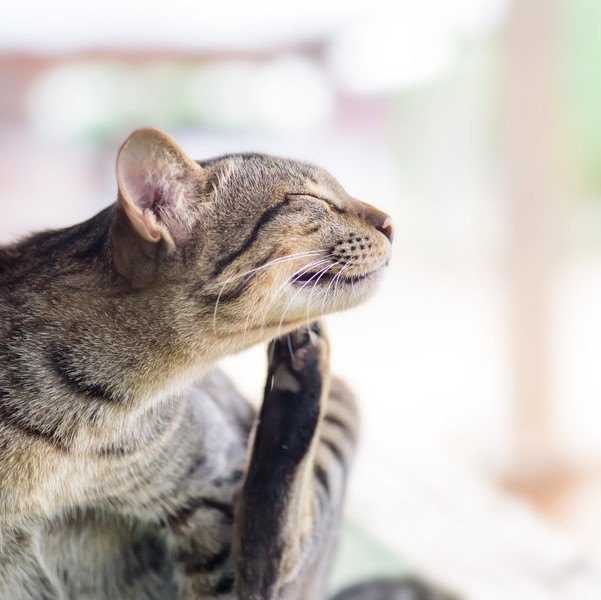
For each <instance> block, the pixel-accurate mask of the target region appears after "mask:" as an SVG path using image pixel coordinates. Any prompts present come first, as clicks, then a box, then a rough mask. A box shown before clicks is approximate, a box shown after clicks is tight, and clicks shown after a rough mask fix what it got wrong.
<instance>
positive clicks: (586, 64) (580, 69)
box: [558, 0, 601, 198]
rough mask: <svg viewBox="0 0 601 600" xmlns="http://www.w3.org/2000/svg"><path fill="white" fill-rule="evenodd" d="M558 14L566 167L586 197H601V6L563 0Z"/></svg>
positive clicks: (588, 0)
mask: <svg viewBox="0 0 601 600" xmlns="http://www.w3.org/2000/svg"><path fill="white" fill-rule="evenodd" d="M558 14H559V19H558V23H559V28H560V31H559V34H560V46H559V48H558V50H559V56H560V68H561V94H562V96H561V99H562V102H563V103H562V106H563V111H564V115H563V120H564V126H565V127H566V134H567V141H568V145H569V147H568V149H567V150H568V152H567V153H568V155H569V160H570V161H571V163H572V164H571V165H570V167H571V168H572V169H573V170H574V171H575V174H576V178H577V183H579V184H580V185H581V186H582V188H583V191H584V192H585V194H586V195H587V196H594V197H599V198H601V2H600V1H599V0H563V1H562V2H560V5H559V13H558Z"/></svg>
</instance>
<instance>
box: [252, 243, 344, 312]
mask: <svg viewBox="0 0 601 600" xmlns="http://www.w3.org/2000/svg"><path fill="white" fill-rule="evenodd" d="M329 256H332V254H328V255H326V256H324V257H323V258H320V259H319V260H315V261H312V262H310V263H309V264H308V265H305V266H304V267H302V268H300V269H298V270H297V271H295V272H294V273H293V274H292V275H290V276H289V277H288V278H287V279H286V281H284V283H282V284H281V285H280V286H279V287H278V289H277V290H275V292H273V293H272V295H271V300H270V301H269V302H268V304H267V306H266V307H265V308H264V309H263V322H265V317H266V316H267V311H268V310H269V308H270V307H271V305H272V304H273V302H275V300H276V299H277V298H278V297H279V293H280V292H281V291H282V290H283V289H284V288H285V287H286V286H287V285H289V284H291V283H294V282H295V281H296V280H297V279H298V278H299V277H302V276H303V275H304V274H305V273H306V272H307V271H310V270H311V269H313V268H314V267H317V266H319V265H320V264H323V263H324V262H325V261H326V260H328V257H329Z"/></svg>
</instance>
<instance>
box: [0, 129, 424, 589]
mask: <svg viewBox="0 0 601 600" xmlns="http://www.w3.org/2000/svg"><path fill="white" fill-rule="evenodd" d="M117 177H118V183H119V199H118V201H117V203H116V204H114V205H112V206H110V207H108V208H107V209H105V210H104V211H102V212H101V213H99V214H98V215H96V216H95V217H93V218H92V219H90V220H89V221H87V222H85V223H82V224H79V225H75V226H73V227H69V228H66V229H62V230H58V231H47V232H44V233H40V234H37V235H34V236H32V237H30V238H28V239H25V240H24V241H22V242H19V243H16V244H14V245H11V246H7V247H4V248H0V340H1V343H0V598H2V600H30V599H31V600H33V599H35V600H38V599H50V598H52V599H54V598H60V599H66V598H73V599H78V600H80V599H107V600H108V599H110V600H116V599H120V598H123V599H125V598H127V599H147V598H161V599H165V598H186V599H192V598H228V597H229V598H244V599H257V600H259V599H261V600H268V599H271V598H298V599H304V598H307V599H313V598H315V599H317V598H322V597H323V596H324V585H325V582H326V576H327V572H328V567H329V562H330V556H331V548H332V546H333V545H334V542H335V537H336V532H337V529H338V522H339V515H340V505H341V502H342V497H343V494H344V482H345V479H346V472H347V469H348V466H349V464H350V459H351V455H352V451H353V447H354V442H355V436H356V411H355V407H354V401H353V399H352V395H351V394H350V393H349V392H348V390H347V389H346V388H345V386H344V385H343V384H342V383H340V382H339V381H337V380H334V381H333V382H332V383H330V378H329V375H328V369H327V340H326V337H325V334H324V333H323V330H322V327H321V326H320V325H319V324H318V323H314V324H312V325H311V326H309V327H306V326H305V324H306V323H309V322H311V321H312V320H314V319H316V318H318V317H320V316H321V315H322V314H323V313H324V312H332V311H336V310H341V309H346V308H349V307H351V306H354V305H356V304H358V303H359V302H361V301H362V300H364V299H365V298H366V297H367V296H368V295H369V294H370V293H371V292H372V291H373V288H374V284H375V282H376V280H377V279H378V277H379V273H380V272H381V270H382V269H383V267H384V266H385V265H386V264H387V262H388V259H389V253H390V240H389V238H391V227H390V224H389V221H388V220H387V217H386V215H385V214H383V213H381V212H380V211H378V210H377V209H375V208H373V207H371V206H369V205H366V204H364V203H362V202H359V201H357V200H354V199H353V198H351V197H350V196H349V195H348V194H347V193H346V192H345V191H344V190H343V189H342V188H341V187H340V185H339V184H338V183H337V182H336V181H335V180H334V179H333V178H332V177H331V176H330V175H328V174H327V173H325V172H324V171H323V170H321V169H319V168H317V167H314V166H312V165H309V164H305V163H300V162H295V161H290V160H284V159H280V158H275V157H271V156H264V155H233V156H224V157H221V158H217V159H213V160H211V161H206V162H199V163H196V162H194V161H191V160H190V159H189V158H188V157H186V156H185V155H184V153H183V152H182V150H181V149H180V148H178V147H177V145H176V144H175V143H174V142H173V141H172V140H171V139H170V138H168V137H167V136H166V135H164V134H163V133H161V132H159V131H156V130H152V129H142V130H139V131H137V132H135V133H133V134H132V135H131V136H130V137H129V138H128V140H127V141H126V142H125V144H124V145H123V147H122V148H121V151H120V153H119V158H118V161H117ZM383 234H384V235H383ZM295 254H298V256H296V257H293V255H295ZM286 257H287V258H286ZM269 261H273V262H271V263H270V264H269V265H268V266H266V265H267V263H268V262H269ZM327 267H329V268H327ZM303 269H304V270H303ZM322 269H324V270H322ZM365 275H367V277H364V276H365ZM334 276H337V277H334ZM294 277H298V279H297V280H296V281H294ZM288 332H292V333H290V334H289V335H285V334H288ZM278 336H279V337H278ZM276 337H277V338H278V339H277V340H276V341H274V342H272V344H271V346H270V350H269V352H270V367H269V369H270V370H269V375H268V382H267V385H266V389H265V398H264V402H263V405H262V409H261V414H260V416H259V417H258V418H257V417H256V415H255V414H254V411H253V410H252V409H251V408H250V405H249V404H248V403H247V402H246V401H245V400H244V399H243V398H242V397H241V396H240V395H239V394H238V393H237V392H236V390H235V389H234V388H233V386H232V385H231V383H230V382H229V381H228V380H227V378H226V377H225V376H224V375H223V374H221V373H220V372H219V371H216V370H214V366H215V363H216V362H217V361H218V360H219V359H220V358H222V357H224V356H227V355H229V354H232V353H235V352H238V351H240V350H243V349H245V348H248V347H250V346H252V345H254V344H257V343H259V342H265V341H268V340H272V339H274V338H276ZM253 427H254V432H253V433H252V434H251V431H252V430H253ZM432 597H434V596H432Z"/></svg>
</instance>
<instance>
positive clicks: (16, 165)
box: [0, 0, 601, 600]
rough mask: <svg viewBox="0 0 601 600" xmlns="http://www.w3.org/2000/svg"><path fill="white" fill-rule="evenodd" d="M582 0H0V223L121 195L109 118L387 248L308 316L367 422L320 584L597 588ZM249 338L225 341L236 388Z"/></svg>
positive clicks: (246, 372)
mask: <svg viewBox="0 0 601 600" xmlns="http://www.w3.org/2000/svg"><path fill="white" fill-rule="evenodd" d="M600 23H601V3H599V2H598V1H597V0H514V1H513V2H511V1H510V0H398V1H396V2H382V1H380V0H369V1H368V0H356V1H345V2H342V1H334V0H331V1H327V2H323V1H322V2H314V1H313V2H312V1H308V0H307V1H304V2H300V1H296V0H294V1H293V0H289V1H288V2H276V1H273V2H262V3H243V2H232V1H222V2H213V3H209V2H200V1H192V0H171V1H170V2H168V3H165V2H158V1H157V0H148V1H147V2H145V3H143V4H142V3H133V2H130V3H126V2H117V0H104V1H103V2H102V3H99V2H76V1H75V0H54V1H53V2H44V1H39V2H38V1H35V0H21V1H20V2H18V3H17V2H14V3H11V2H8V3H5V4H3V17H2V21H1V22H0V92H1V93H0V207H1V211H2V212H1V219H0V242H2V243H4V242H9V241H13V240H15V239H17V238H18V237H20V236H23V235H25V234H27V233H28V232H32V231H35V230H38V229H41V228H48V227H58V226H63V225H68V224H72V223H74V222H76V221H79V220H83V219H85V218H88V217H89V216H91V215H93V214H94V213H95V212H97V211H98V210H100V209H101V208H103V207H105V206H106V205H108V204H109V203H111V202H113V201H114V199H115V198H116V184H115V179H114V161H115V156H116V152H117V150H118V147H119V145H120V143H121V142H122V141H123V140H124V139H125V137H126V136H127V135H128V134H129V133H130V132H131V130H132V129H134V128H135V127H138V126H142V125H149V126H154V127H159V128H162V129H164V130H165V131H167V132H168V133H169V134H170V135H172V136H173V137H174V138H175V139H176V140H177V141H178V142H179V143H180V144H181V145H182V147H183V148H184V149H185V150H186V151H187V152H188V153H189V154H190V155H191V156H193V157H194V158H207V157H210V156H214V155H218V154H221V153H227V152H234V151H241V150H248V151H260V152H269V153H274V154H281V155H285V156H288V157H292V158H301V159H305V160H309V161H311V162H315V163H318V164H320V165H322V166H324V167H326V168H327V169H329V170H330V171H331V172H332V173H333V174H334V175H335V176H336V177H337V178H338V179H339V180H340V182H341V183H342V184H343V185H344V186H345V187H346V189H347V190H348V191H349V192H350V193H351V194H352V195H354V196H355V197H358V198H360V199H363V200H365V201H367V202H370V203H372V204H375V205H376V206H378V207H380V208H382V209H384V210H386V211H388V212H389V213H391V214H392V216H393V218H394V220H395V223H396V228H397V236H396V240H395V249H394V260H393V263H392V264H391V267H390V269H389V273H388V276H387V279H386V281H385V282H384V283H383V284H382V287H381V290H380V293H379V294H378V295H377V296H376V297H375V298H374V299H373V300H372V301H371V302H370V303H368V304H367V305H365V306H362V307H360V308H359V309H357V310H354V311H353V312H351V313H349V314H341V315H335V316H333V317H331V318H330V319H329V324H330V333H331V337H332V341H333V366H334V370H335V371H336V372H338V373H339V374H341V375H343V376H345V377H346V378H347V379H348V380H349V381H350V382H351V384H352V385H353V386H354V388H355V389H356V390H357V392H358V395H359V397H360V402H361V406H362V412H363V435H362V443H361V447H360V452H359V457H358V459H357V463H356V468H355V470H354V473H353V476H352V480H351V484H350V489H349V497H348V504H347V521H346V525H345V529H344V534H343V537H342V543H341V551H340V556H339V559H338V564H337V567H336V572H335V575H334V580H333V582H332V585H333V588H337V587H339V586H340V585H342V584H344V583H349V582H352V581H354V580H357V579H361V578H363V577H365V576H370V575H378V574H380V575H386V576H395V575H398V574H403V573H418V574H423V575H425V576H427V577H429V578H431V579H432V580H433V581H437V582H439V583H441V584H442V585H444V586H446V587H448V588H449V589H451V590H454V591H456V592H458V593H460V594H463V595H464V597H466V598H475V599H477V600H480V599H482V600H488V599H491V600H492V599H499V600H501V599H502V600H507V599H508V598H511V599H517V600H529V599H531V598H532V599H533V600H536V599H539V598H540V599H541V600H542V599H555V598H557V599H560V598H561V599H563V598H565V599H578V600H580V599H583V600H584V599H587V598H590V599H597V600H598V599H599V598H601V435H599V432H600V431H601V369H600V367H599V366H598V362H599V357H601V311H600V307H601V70H600V69H599V64H600V61H601V31H600V30H599V27H600ZM263 365H264V358H263V349H262V348H259V349H256V350H252V351H250V352H248V353H246V354H244V355H241V356H237V357H234V358H232V359H229V360H228V361H227V363H226V368H227V370H228V371H229V372H230V373H232V375H233V376H234V377H235V379H236V381H237V382H238V384H239V387H240V388H241V389H243V390H244V391H245V392H247V393H248V394H249V395H251V396H253V397H255V398H259V397H260V391H259V390H260V388H261V385H262V378H263V373H264V369H263Z"/></svg>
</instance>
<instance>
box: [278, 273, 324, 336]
mask: <svg viewBox="0 0 601 600" xmlns="http://www.w3.org/2000/svg"><path fill="white" fill-rule="evenodd" d="M330 262H331V263H332V264H330V265H326V266H325V267H324V268H323V269H320V270H319V271H317V272H316V273H314V274H313V275H312V276H311V277H310V278H309V279H308V280H307V281H305V283H303V285H302V286H301V287H300V288H299V289H298V290H296V292H295V293H294V295H293V296H292V298H290V300H288V303H287V304H286V307H285V308H284V312H283V313H282V317H281V319H280V322H279V323H278V335H279V332H280V330H281V328H282V323H283V322H284V318H285V317H286V314H287V313H288V310H289V309H290V307H291V306H292V303H293V302H294V300H295V299H296V297H297V296H298V295H299V294H300V293H301V292H302V290H303V288H304V287H305V286H307V285H308V284H309V283H311V281H312V280H313V279H314V278H315V277H317V276H318V275H319V274H320V273H322V272H323V271H327V270H328V269H330V268H332V266H334V264H335V262H333V261H330ZM297 279H298V277H297Z"/></svg>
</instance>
